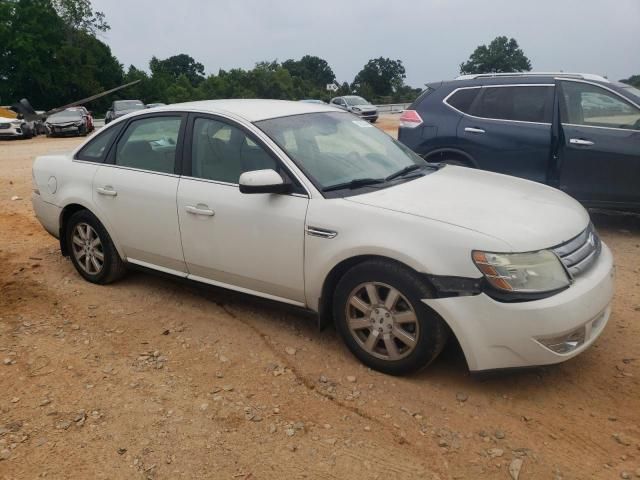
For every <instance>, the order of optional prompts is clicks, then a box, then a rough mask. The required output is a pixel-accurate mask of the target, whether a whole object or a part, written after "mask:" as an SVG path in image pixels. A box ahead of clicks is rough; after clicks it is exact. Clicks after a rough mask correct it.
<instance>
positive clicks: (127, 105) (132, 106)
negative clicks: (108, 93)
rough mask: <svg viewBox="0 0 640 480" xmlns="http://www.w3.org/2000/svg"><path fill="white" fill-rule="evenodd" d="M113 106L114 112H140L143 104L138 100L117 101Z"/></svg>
mask: <svg viewBox="0 0 640 480" xmlns="http://www.w3.org/2000/svg"><path fill="white" fill-rule="evenodd" d="M114 106H115V109H116V110H142V109H143V108H144V103H142V102H141V101H140V100H119V101H117V102H115V104H114Z"/></svg>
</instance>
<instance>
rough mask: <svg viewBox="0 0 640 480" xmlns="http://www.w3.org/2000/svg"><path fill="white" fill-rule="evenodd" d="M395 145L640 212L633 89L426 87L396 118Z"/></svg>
mask: <svg viewBox="0 0 640 480" xmlns="http://www.w3.org/2000/svg"><path fill="white" fill-rule="evenodd" d="M398 139H399V140H400V141H401V142H402V143H404V144H405V145H407V146H408V147H409V148H411V149H412V150H414V151H415V152H417V153H418V154H420V155H421V156H423V157H424V158H426V159H427V161H429V162H444V163H452V164H456V165H464V166H468V167H475V168H480V169H483V170H490V171H493V172H499V173H506V174H509V175H515V176H518V177H522V178H526V179H529V180H534V181H537V182H540V183H545V184H548V185H551V186H554V187H557V188H559V189H561V190H563V191H564V192H566V193H568V194H570V195H571V196H573V197H574V198H576V199H578V200H579V201H580V202H582V203H583V204H585V205H587V206H592V207H603V208H615V209H635V210H638V209H640V188H638V185H639V184H640V90H637V89H635V88H633V87H631V86H630V85H626V84H623V83H618V82H613V81H609V80H607V79H606V78H603V77H600V76H597V75H590V74H572V73H522V74H515V73H514V74H488V75H467V76H462V77H459V78H458V79H456V80H452V81H445V82H439V83H432V84H429V85H427V88H426V90H425V91H424V92H423V93H422V94H421V95H420V97H419V98H418V99H417V100H416V101H415V102H413V104H412V105H411V106H410V107H409V109H408V110H406V111H405V112H404V113H403V115H402V116H401V118H400V129H399V132H398Z"/></svg>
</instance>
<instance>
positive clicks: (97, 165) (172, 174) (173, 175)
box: [72, 158, 180, 178]
mask: <svg viewBox="0 0 640 480" xmlns="http://www.w3.org/2000/svg"><path fill="white" fill-rule="evenodd" d="M72 162H80V163H89V164H91V165H95V166H96V167H110V168H119V169H121V170H131V171H133V172H142V173H151V174H153V175H163V176H165V177H176V178H180V175H178V174H177V173H166V172H157V171H155V170H145V169H143V168H134V167H125V166H124V165H114V164H112V163H100V162H91V161H88V160H79V159H75V158H74V159H73V160H72Z"/></svg>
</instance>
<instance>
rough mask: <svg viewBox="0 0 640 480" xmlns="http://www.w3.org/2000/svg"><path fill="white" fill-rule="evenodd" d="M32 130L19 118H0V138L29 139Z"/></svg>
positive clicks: (31, 135) (32, 133)
mask: <svg viewBox="0 0 640 480" xmlns="http://www.w3.org/2000/svg"><path fill="white" fill-rule="evenodd" d="M33 135H34V132H33V129H32V128H31V127H30V126H29V125H28V124H27V122H25V121H24V120H23V119H20V118H8V117H0V138H31V137H33Z"/></svg>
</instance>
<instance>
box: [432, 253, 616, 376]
mask: <svg viewBox="0 0 640 480" xmlns="http://www.w3.org/2000/svg"><path fill="white" fill-rule="evenodd" d="M613 277H614V267H613V257H612V255H611V252H610V250H609V248H608V247H607V246H606V245H604V244H603V245H602V252H601V254H600V257H599V258H598V261H597V262H596V263H595V264H594V265H593V267H592V268H591V269H590V270H589V271H588V272H587V273H585V274H584V275H583V276H581V277H579V278H578V279H577V280H576V281H575V283H574V284H573V285H571V287H570V288H568V289H566V290H565V291H563V292H561V293H558V294H557V295H554V296H552V297H549V298H545V299H542V300H535V301H530V302H519V303H503V302H497V301H495V300H493V299H492V298H491V297H489V296H487V295H485V294H480V295H475V296H467V297H450V298H439V299H425V300H423V302H424V303H425V304H427V305H428V306H430V307H431V308H433V309H434V310H435V311H436V312H437V313H438V314H439V315H440V316H441V317H442V318H443V319H444V320H445V321H446V322H447V323H448V324H449V326H450V327H451V329H452V330H453V332H454V334H455V335H456V337H457V339H458V341H459V343H460V346H461V347H462V350H463V351H464V354H465V357H466V359H467V364H468V365H469V369H470V370H471V371H478V370H493V369H501V368H515V367H526V366H534V365H549V364H554V363H560V362H563V361H565V360H568V359H570V358H572V357H575V356H576V355H579V354H580V353H582V352H583V351H584V350H586V349H587V348H589V346H590V345H592V344H593V343H594V342H595V340H596V339H597V338H598V336H599V335H600V334H601V333H602V331H603V330H604V327H605V325H606V324H607V321H608V320H609V315H610V312H611V308H610V303H611V299H612V297H613V292H614V279H613ZM576 336H578V337H582V338H583V339H584V340H583V342H582V343H579V344H578V345H577V346H576V347H575V348H573V349H571V350H570V351H568V352H567V353H556V351H554V350H552V349H551V348H549V347H547V346H545V345H544V343H546V344H547V345H549V344H555V343H558V342H563V341H565V340H567V341H568V340H572V339H574V338H575V337H576Z"/></svg>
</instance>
